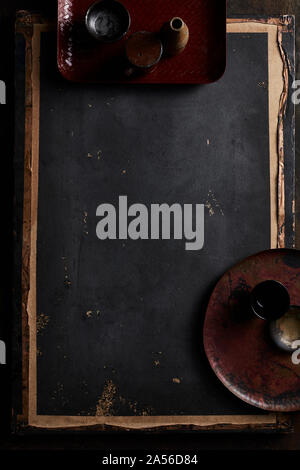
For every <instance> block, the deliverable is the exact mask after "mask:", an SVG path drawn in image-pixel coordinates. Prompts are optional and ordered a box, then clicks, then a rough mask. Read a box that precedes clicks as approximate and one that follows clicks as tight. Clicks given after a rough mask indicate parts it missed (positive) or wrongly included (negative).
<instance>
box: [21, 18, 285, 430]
mask: <svg viewBox="0 0 300 470" xmlns="http://www.w3.org/2000/svg"><path fill="white" fill-rule="evenodd" d="M27 19H28V18H27ZM25 20H26V18H25V19H24V17H20V18H19V19H18V23H17V35H16V72H17V83H16V85H17V86H16V157H15V161H16V196H17V211H16V228H17V231H18V233H20V238H19V243H17V246H16V253H17V257H16V258H17V262H18V263H17V264H18V266H19V265H20V266H19V267H18V269H17V270H16V273H17V275H16V283H17V288H18V289H19V291H20V286H22V292H21V294H20V301H19V303H17V305H16V318H15V330H16V331H15V333H16V335H18V334H19V335H21V336H22V339H23V341H22V344H20V343H18V344H16V345H15V348H14V349H15V352H14V354H15V377H16V380H15V406H14V408H15V415H16V416H18V417H17V420H16V422H17V424H16V426H17V427H18V426H19V425H21V426H22V427H23V429H24V426H25V427H27V428H29V429H32V428H39V429H40V430H42V429H45V428H46V429H62V428H63V429H84V430H86V429H100V430H104V429H110V430H111V429H118V430H120V429H135V430H137V429H173V428H174V429H178V428H180V429H183V428H187V429H216V428H217V429H218V428H219V429H220V428H222V429H223V428H224V427H225V428H226V427H227V428H243V427H244V428H249V427H254V428H257V429H266V428H268V429H272V428H274V429H275V428H280V426H281V420H280V419H279V418H278V416H274V415H270V414H266V413H263V412H261V411H259V410H256V409H254V408H252V407H250V406H248V405H246V404H244V403H243V402H241V401H239V400H238V399H237V398H235V397H234V396H232V395H231V394H230V393H229V392H228V391H227V390H225V388H224V387H223V386H222V385H221V384H220V383H219V382H218V380H217V379H216V378H215V376H214V374H213V372H212V371H211V370H210V368H209V366H208V363H207V360H206V358H205V355H204V351H203V346H202V322H203V319H204V314H205V307H206V303H207V300H208V298H209V294H210V292H211V289H212V287H213V286H214V284H215V283H216V281H217V280H218V278H219V277H220V276H221V275H222V274H223V272H224V271H226V269H228V268H229V267H230V266H232V265H233V264H234V263H236V262H237V261H239V260H241V259H242V258H244V257H246V256H248V255H250V254H252V253H254V252H258V251H260V250H264V249H267V248H270V247H276V246H278V245H279V246H284V245H286V246H293V237H294V229H293V213H292V206H293V187H294V181H293V172H294V154H293V152H294V148H293V106H292V104H291V100H290V96H289V95H288V96H285V95H284V94H283V91H284V90H285V89H287V92H288V93H291V91H290V90H291V81H292V78H293V73H294V72H293V21H292V19H291V18H286V19H284V20H277V19H274V20H268V21H264V20H260V21H256V20H249V19H248V20H229V23H228V64H227V71H226V73H225V75H224V77H223V78H222V79H221V80H220V81H219V82H218V83H215V84H213V85H209V86H170V87H167V86H129V85H123V86H115V85H114V86H109V85H106V86H96V85H95V86H93V85H91V86H87V85H80V84H77V85H74V84H71V83H68V82H67V81H65V80H64V79H63V78H62V77H61V76H60V75H59V73H58V72H57V70H56V67H55V33H54V32H53V28H52V26H51V25H49V24H48V23H47V22H45V21H43V20H41V19H40V18H35V17H32V19H31V23H29V22H28V21H25ZM278 33H279V34H278ZM278 37H280V38H281V43H280V44H279V43H278ZM279 45H280V47H279ZM26 46H27V48H26ZM282 49H284V50H285V53H286V54H287V57H288V58H289V62H288V63H289V65H287V62H286V61H285V60H286V59H285V58H284V56H283V55H282V54H281V50H282ZM39 58H40V61H39ZM286 67H290V68H289V69H286ZM283 71H287V73H282V72H283ZM25 90H26V92H25ZM24 93H25V94H24ZM284 100H285V101H284ZM24 102H25V104H26V107H25V109H24V106H23V103H24ZM282 105H284V106H283V107H282ZM24 120H25V123H26V125H25V133H24ZM281 138H282V142H284V146H283V148H282V147H281V145H280V142H281V140H280V139H281ZM24 142H25V143H24ZM278 142H279V143H278ZM24 152H25V164H24V165H23V161H24ZM280 162H281V163H286V165H281V168H283V170H281V172H279V173H278V168H279V166H280V165H279V163H280ZM287 165H288V166H287ZM23 172H24V174H25V178H24V183H23V176H22V175H23ZM278 181H279V183H280V184H279V185H278ZM23 195H24V196H23ZM120 197H121V199H120ZM125 203H126V204H127V206H128V207H127V209H126V208H122V207H121V208H120V207H119V204H121V205H122V204H125ZM104 204H105V206H103V205H104ZM135 204H140V206H133V205H135ZM158 204H165V206H164V207H165V210H166V212H165V217H166V218H165V219H163V220H160V223H161V224H167V223H168V208H170V207H171V206H172V205H173V204H177V206H176V210H177V211H178V212H177V215H178V214H179V219H176V218H175V219H176V220H177V221H176V220H175V219H174V220H175V222H174V221H173V219H172V217H171V218H170V221H171V222H170V236H168V230H167V225H166V226H164V229H165V230H166V232H163V233H164V234H165V236H163V234H162V232H159V230H158V228H157V223H158V220H159V219H157V220H156V221H155V220H154V219H153V217H152V219H151V211H152V210H153V207H154V206H155V207H157V205H158ZM108 205H109V206H108ZM141 205H143V206H142V207H141ZM197 205H198V209H199V214H200V213H201V210H203V207H204V219H203V220H202V218H200V215H199V219H198V241H199V244H198V248H199V249H195V248H197V246H196V245H195V244H194V245H193V249H187V246H189V245H187V244H186V243H187V242H189V241H190V240H187V237H186V233H185V232H184V230H183V231H182V237H181V236H180V229H179V228H178V223H179V225H180V226H181V227H182V224H183V223H184V222H186V221H187V220H189V219H188V217H189V214H190V213H189V210H192V211H193V212H192V214H193V219H192V221H193V225H192V227H190V229H193V230H195V229H196V227H197V220H196V218H195V213H196V212H195V211H196V206H197ZM131 206H133V207H131ZM130 207H131V209H130ZM201 208H202V209H201ZM138 209H139V211H141V210H142V213H143V217H142V222H141V219H140V220H139V222H141V223H140V224H138V223H136V224H135V226H133V225H132V226H131V229H129V232H130V233H131V235H132V236H131V238H130V237H129V236H128V232H127V227H128V225H129V224H130V223H132V221H133V220H134V219H135V217H134V216H133V214H134V213H135V215H136V216H137V215H140V212H138ZM128 210H129V215H128ZM108 213H109V214H110V215H111V218H110V221H109V224H110V225H109V226H107V225H106V224H104V223H103V224H102V231H101V230H100V226H99V222H100V221H101V220H102V222H103V217H106V216H107V214H108ZM180 214H181V217H182V219H180ZM152 215H153V214H152ZM184 216H185V218H184ZM119 218H121V221H120V220H119ZM114 222H116V226H114ZM155 224H156V225H155ZM176 224H177V225H176ZM120 225H121V226H122V229H120ZM154 226H155V227H156V229H157V230H158V231H157V230H156V229H155V230H156V231H155V230H154V229H153V230H154V231H153V232H152V228H153V227H154ZM183 226H184V227H185V228H187V226H185V224H184V225H183ZM22 227H23V229H22ZM155 227H154V228H155ZM176 227H177V228H176ZM164 229H162V228H161V230H164ZM119 230H121V234H120V233H119ZM176 230H177V232H176ZM178 230H179V232H178ZM105 231H106V232H107V231H110V238H111V239H104V238H106V235H105ZM174 231H175V232H176V233H177V237H176V236H175V237H174ZM21 232H22V237H21ZM154 232H155V233H154ZM138 233H140V234H141V233H142V234H143V235H142V236H140V237H139V239H133V238H138ZM155 234H156V235H155ZM120 235H121V236H120ZM135 235H136V237H135ZM203 236H204V240H203ZM100 238H103V239H100ZM21 245H22V248H21ZM202 245H203V246H202ZM190 247H191V246H190ZM21 261H22V263H21ZM21 264H22V266H21ZM21 305H23V313H22V312H21ZM21 318H23V320H22V321H21ZM245 347H246V345H245ZM22 387H23V392H22V391H21V390H22ZM90 427H92V428H90Z"/></svg>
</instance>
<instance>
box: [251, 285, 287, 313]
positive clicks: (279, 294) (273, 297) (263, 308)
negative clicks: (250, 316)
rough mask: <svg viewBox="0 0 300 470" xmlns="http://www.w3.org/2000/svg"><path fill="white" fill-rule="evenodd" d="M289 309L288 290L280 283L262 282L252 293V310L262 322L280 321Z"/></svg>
mask: <svg viewBox="0 0 300 470" xmlns="http://www.w3.org/2000/svg"><path fill="white" fill-rule="evenodd" d="M289 308H290V296H289V293H288V290H287V288H286V287H285V286H284V285H283V284H281V283H280V282H278V281H273V280H269V281H264V282H261V283H260V284H258V285H257V286H255V287H254V289H253V290H252V292H251V293H250V309H251V311H252V312H253V313H254V314H255V315H256V316H257V317H258V318H260V319H262V320H266V321H274V320H278V319H279V318H281V317H283V316H284V315H285V314H286V313H287V312H288V310H289Z"/></svg>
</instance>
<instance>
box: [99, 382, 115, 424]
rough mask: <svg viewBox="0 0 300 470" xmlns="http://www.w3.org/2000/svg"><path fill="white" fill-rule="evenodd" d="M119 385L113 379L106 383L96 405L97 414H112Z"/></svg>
mask: <svg viewBox="0 0 300 470" xmlns="http://www.w3.org/2000/svg"><path fill="white" fill-rule="evenodd" d="M116 393H117V387H116V386H115V384H114V383H113V382H112V380H107V381H106V382H105V384H104V388H103V392H102V394H101V397H100V398H99V400H98V403H97V405H96V416H111V410H112V406H113V403H114V401H115V396H116Z"/></svg>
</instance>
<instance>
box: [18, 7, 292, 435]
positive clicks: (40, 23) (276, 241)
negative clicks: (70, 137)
mask: <svg viewBox="0 0 300 470" xmlns="http://www.w3.org/2000/svg"><path fill="white" fill-rule="evenodd" d="M54 27H55V26H54V25H53V24H49V23H47V22H46V21H44V20H43V19H42V18H40V17H39V16H32V15H30V14H28V13H24V12H22V13H21V14H19V16H18V19H17V26H16V31H17V32H19V33H22V34H23V35H24V37H25V40H26V92H25V97H26V115H25V123H26V125H25V163H24V205H23V253H22V337H23V345H22V384H23V387H22V388H23V395H22V413H21V414H20V415H18V416H17V417H16V418H17V419H16V421H17V428H19V427H20V428H22V429H24V428H26V429H27V430H39V431H40V430H48V431H49V430H72V431H74V430H81V431H87V430H88V431H104V430H106V431H107V430H111V431H124V430H126V431H127V430H133V431H141V430H143V431H155V432H156V431H170V430H188V431H191V430H197V431H199V430H200V431H208V430H222V431H224V430H236V431H240V430H261V431H263V430H268V431H272V430H273V431H274V430H277V431H287V430H288V429H289V428H290V421H289V418H288V416H286V415H280V414H261V415H257V416H256V415H243V416H238V415H234V416H164V417H161V416H135V417H118V416H112V417H97V416H94V417H93V416H39V415H37V406H36V402H37V397H36V393H37V391H36V236H37V204H38V197H37V191H38V167H39V138H38V137H39V99H40V94H39V53H40V35H41V32H46V31H50V30H53V28H54ZM291 27H293V26H292V22H291V20H290V19H289V18H282V19H268V20H251V19H242V20H240V19H233V20H228V32H229V33H240V32H243V33H253V32H254V33H261V32H263V33H268V37H269V58H271V60H270V70H269V81H270V83H269V85H270V93H269V113H270V156H271V158H270V175H271V194H270V198H271V221H270V223H271V241H270V246H271V247H272V248H275V247H277V246H278V247H283V246H284V245H285V229H284V228H285V186H284V184H285V179H284V164H285V155H284V146H283V139H284V127H283V121H284V116H285V107H286V102H287V99H288V80H289V76H288V75H289V67H290V64H289V63H288V62H287V60H286V56H285V54H284V51H283V48H282V35H283V34H284V32H286V31H290V28H291Z"/></svg>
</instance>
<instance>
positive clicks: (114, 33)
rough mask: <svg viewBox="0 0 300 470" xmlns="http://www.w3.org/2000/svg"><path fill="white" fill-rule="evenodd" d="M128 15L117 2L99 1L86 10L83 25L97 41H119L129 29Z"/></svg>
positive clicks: (109, 0)
mask: <svg viewBox="0 0 300 470" xmlns="http://www.w3.org/2000/svg"><path fill="white" fill-rule="evenodd" d="M130 23H131V19H130V14H129V12H128V11H127V9H126V8H125V7H124V5H122V3H120V2H118V1H117V0H100V1H98V2H96V3H94V4H93V5H91V6H90V8H89V9H88V11H87V13H86V16H85V24H86V28H87V30H88V32H89V33H90V35H91V36H92V37H93V38H95V39H97V40H98V41H102V42H106V43H111V42H116V41H119V40H120V39H122V38H123V36H125V34H126V33H127V32H128V30H129V28H130Z"/></svg>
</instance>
